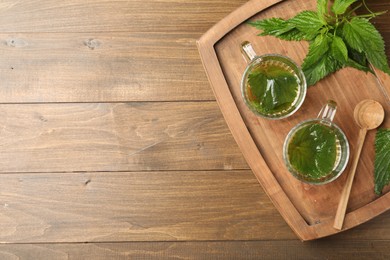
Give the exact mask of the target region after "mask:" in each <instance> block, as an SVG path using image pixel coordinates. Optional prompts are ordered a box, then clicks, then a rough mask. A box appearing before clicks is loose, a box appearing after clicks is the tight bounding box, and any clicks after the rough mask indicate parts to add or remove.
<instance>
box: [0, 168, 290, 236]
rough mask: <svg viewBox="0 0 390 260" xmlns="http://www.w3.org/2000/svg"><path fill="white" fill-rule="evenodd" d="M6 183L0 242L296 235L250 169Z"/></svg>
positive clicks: (31, 177) (35, 177)
mask: <svg viewBox="0 0 390 260" xmlns="http://www.w3.org/2000/svg"><path fill="white" fill-rule="evenodd" d="M0 183H1V191H0V202H1V204H0V206H1V207H0V230H1V232H0V243H10V242H18V243H20V242H22V243H36V242H92V241H172V240H185V241H188V240H236V239H237V240H248V239H274V238H278V239H295V235H294V234H293V233H292V231H291V230H290V228H289V227H288V226H287V224H286V223H285V222H284V221H283V220H282V218H281V216H280V215H279V213H278V212H277V211H276V209H275V208H274V207H273V205H272V203H271V201H270V200H269V199H268V198H267V197H266V196H265V194H264V193H263V191H262V189H261V188H260V186H259V185H258V183H257V181H256V179H255V177H254V176H253V174H252V173H251V172H250V171H249V170H245V171H214V172H204V171H189V172H181V171H175V172H112V173H106V172H100V173H97V172H84V173H39V174H38V173H34V174H27V173H23V174H0ZM276 230H277V232H276Z"/></svg>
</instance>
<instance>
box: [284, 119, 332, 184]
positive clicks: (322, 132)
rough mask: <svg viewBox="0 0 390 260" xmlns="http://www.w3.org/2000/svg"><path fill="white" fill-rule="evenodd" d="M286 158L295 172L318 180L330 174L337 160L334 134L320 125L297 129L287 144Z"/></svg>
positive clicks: (315, 124)
mask: <svg viewBox="0 0 390 260" xmlns="http://www.w3.org/2000/svg"><path fill="white" fill-rule="evenodd" d="M288 156H289V161H290V163H291V165H292V166H293V167H294V168H295V169H296V171H298V172H300V173H301V174H304V175H306V176H307V177H310V178H311V179H320V178H322V177H325V176H326V175H328V174H329V173H331V172H332V170H333V168H334V165H335V162H336V159H337V137H336V134H335V132H334V131H333V130H332V129H331V128H329V127H328V126H326V125H323V124H321V123H314V124H309V125H306V126H304V127H302V128H301V129H299V130H298V131H297V132H296V133H295V134H294V136H293V137H292V139H291V141H290V143H289V144H288Z"/></svg>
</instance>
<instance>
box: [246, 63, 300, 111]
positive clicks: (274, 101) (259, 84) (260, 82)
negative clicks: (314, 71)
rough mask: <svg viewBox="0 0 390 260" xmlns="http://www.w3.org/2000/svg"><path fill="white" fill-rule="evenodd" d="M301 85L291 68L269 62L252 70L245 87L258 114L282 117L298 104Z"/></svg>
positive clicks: (260, 64)
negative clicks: (281, 115)
mask: <svg viewBox="0 0 390 260" xmlns="http://www.w3.org/2000/svg"><path fill="white" fill-rule="evenodd" d="M300 84H301V82H300V80H299V77H298V76H297V75H296V73H295V72H294V71H293V70H292V69H291V68H290V67H289V66H287V65H285V64H284V63H282V62H279V61H274V60H269V61H265V62H262V63H259V64H257V65H255V66H254V67H253V68H252V70H251V72H250V73H249V75H248V79H247V82H246V86H245V87H246V92H247V97H248V100H249V103H250V105H251V106H252V107H253V108H254V109H255V110H256V111H257V112H259V113H260V114H264V115H280V114H284V113H286V112H288V111H289V110H290V109H291V108H292V107H294V106H295V104H296V103H297V101H298V97H299V89H300V87H299V86H300Z"/></svg>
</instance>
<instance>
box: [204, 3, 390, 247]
mask: <svg viewBox="0 0 390 260" xmlns="http://www.w3.org/2000/svg"><path fill="white" fill-rule="evenodd" d="M283 1H288V0H263V1H258V0H250V1H248V2H247V3H245V4H244V5H242V6H241V7H239V8H238V9H236V10H235V11H233V12H232V13H230V14H229V15H228V16H226V17H225V18H223V19H222V20H221V21H220V22H218V23H217V24H215V25H214V26H213V27H212V28H211V29H209V30H208V31H207V32H206V33H205V34H204V35H202V37H201V38H200V39H199V40H198V41H197V46H198V50H199V54H200V57H201V60H202V64H203V67H204V69H205V71H206V75H207V77H208V79H209V82H210V84H211V87H212V90H213V92H214V95H215V97H216V100H217V103H218V105H219V107H220V109H221V112H222V114H223V116H224V118H225V121H226V123H227V125H228V127H229V129H230V131H231V132H232V135H233V137H234V138H235V140H236V142H237V144H238V145H239V147H240V150H241V152H242V153H243V155H244V157H245V159H246V161H247V163H248V165H249V166H250V168H251V169H252V172H253V173H254V175H255V176H256V178H257V180H258V181H259V183H260V185H261V186H262V188H263V189H264V191H265V192H266V194H267V195H268V197H269V198H270V199H271V201H272V202H273V204H274V206H275V207H276V208H277V210H278V211H279V213H280V214H281V215H282V217H283V218H284V220H285V221H286V222H287V224H288V225H289V226H290V227H291V228H292V230H293V231H294V232H295V233H296V235H297V236H298V237H299V238H300V239H301V240H302V241H307V240H313V239H318V238H321V237H325V236H329V235H333V234H336V233H339V232H342V231H345V230H347V229H350V228H353V227H355V226H358V225H360V224H362V223H365V222H367V221H368V220H370V219H372V218H374V217H376V216H378V215H380V214H382V213H384V212H385V211H387V210H389V209H390V192H388V193H386V194H385V195H383V196H381V197H378V198H377V199H375V200H374V201H372V202H371V203H368V204H366V205H364V206H362V207H360V208H358V209H356V210H354V211H352V212H349V213H348V214H346V216H345V221H344V227H343V229H342V230H341V231H340V230H337V229H335V228H333V218H332V219H327V220H325V221H323V222H321V223H318V224H315V225H309V224H308V223H307V222H306V221H305V219H304V218H303V217H302V215H301V214H300V213H299V212H298V210H297V209H296V208H295V206H294V205H293V203H292V202H291V200H290V199H289V197H288V196H287V194H285V193H284V191H283V189H282V187H281V186H280V184H279V183H278V181H277V180H276V178H275V177H274V175H273V173H272V172H271V170H270V169H269V167H268V165H267V163H266V161H265V160H264V158H263V156H262V155H261V153H260V152H259V150H258V148H257V146H256V144H255V142H254V140H253V138H252V136H251V134H250V133H249V130H248V129H247V127H246V125H245V123H244V120H243V118H242V116H241V114H240V111H239V109H238V108H237V106H236V103H235V101H234V98H233V96H232V94H231V92H230V90H229V86H228V84H227V82H226V79H225V76H224V74H223V71H222V68H221V66H220V64H219V61H218V57H217V54H216V51H215V49H214V45H215V44H216V43H217V42H218V41H220V40H221V39H222V38H223V37H224V36H225V35H226V34H228V33H229V32H230V31H232V30H233V29H234V28H236V27H237V26H239V25H240V24H242V23H243V22H244V21H246V20H248V19H249V18H251V17H252V16H254V15H256V14H257V13H260V12H262V11H263V10H265V9H267V8H269V7H272V6H273V5H276V4H278V3H280V2H283ZM206 57H207V58H206ZM210 57H211V58H210ZM206 60H207V62H205V61H206ZM381 75H382V76H383V75H384V74H381ZM379 81H381V80H379ZM222 100H223V102H222ZM232 118H234V120H232ZM242 143H245V149H244V147H241V146H242V145H241V144H242ZM260 173H261V174H260ZM367 211H369V212H370V213H371V214H370V215H369V217H367V214H366V212H367Z"/></svg>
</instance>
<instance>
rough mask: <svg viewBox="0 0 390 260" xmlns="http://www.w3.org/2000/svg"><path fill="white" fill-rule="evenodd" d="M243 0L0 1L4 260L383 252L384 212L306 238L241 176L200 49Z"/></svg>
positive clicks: (0, 233) (0, 253) (250, 178)
mask: <svg viewBox="0 0 390 260" xmlns="http://www.w3.org/2000/svg"><path fill="white" fill-rule="evenodd" d="M259 1H261V0H259ZM311 1H312V0H311ZM313 1H314V0H313ZM246 2H247V0H235V1H228V0H207V1H206V0H199V1H188V0H142V1H138V0H131V1H125V0H118V1H106V0H88V1H81V0H69V1H54V0H23V1H18V0H2V1H1V2H0V43H1V44H0V55H1V59H0V78H1V82H0V103H1V104H0V111H1V120H0V259H18V258H20V259H128V258H140V259H142V258H155V259H178V258H179V259H207V258H209V259H259V258H261V259H275V258H276V259H283V258H285V259H286V258H296V259H297V258H319V257H320V258H328V259H335V258H349V257H355V258H359V257H361V258H383V259H386V258H389V250H388V248H389V245H390V221H389V219H390V218H389V217H390V213H389V212H387V213H385V214H382V215H380V216H379V217H377V218H375V219H374V220H372V221H369V222H367V223H365V224H363V225H361V226H359V227H357V228H354V229H352V230H349V231H347V232H344V233H342V234H338V235H335V236H332V237H330V238H327V239H321V240H319V241H315V242H310V243H301V242H300V241H299V240H298V238H297V237H296V236H295V234H294V233H293V232H292V230H291V229H290V228H289V226H288V225H287V224H286V223H285V221H284V220H283V218H282V217H281V216H280V215H279V213H278V212H277V210H276V209H275V207H274V206H273V204H272V203H271V201H270V200H269V198H268V197H267V195H266V194H265V193H264V191H263V190H262V189H261V187H260V186H259V184H258V182H257V180H256V178H255V176H254V175H253V174H252V172H251V171H250V170H249V167H248V165H247V163H246V162H245V160H244V158H243V156H242V155H241V152H240V150H239V149H238V146H237V145H236V143H235V141H234V140H233V137H232V135H231V134H230V132H229V129H228V127H227V126H226V123H225V121H224V120H223V117H222V115H221V112H220V111H219V108H218V105H217V104H216V102H215V98H214V95H213V93H212V91H211V88H210V85H209V83H208V80H207V77H206V74H205V72H204V70H203V67H202V64H201V61H200V58H199V55H198V52H197V48H196V44H195V42H196V40H197V39H198V38H199V37H200V36H201V35H203V34H204V33H205V32H206V31H207V30H208V29H209V28H211V27H212V26H213V25H214V24H215V23H217V22H218V21H220V20H221V19H222V18H224V17H226V16H227V15H228V14H229V13H231V12H232V11H234V10H235V9H237V8H238V7H239V6H241V5H242V4H244V3H246ZM368 4H369V6H370V7H371V8H372V10H383V9H389V10H390V4H389V3H387V1H381V0H372V1H368ZM362 12H363V11H362ZM374 21H375V25H376V26H377V28H378V29H379V30H380V32H381V33H382V35H383V36H384V39H385V41H386V43H387V44H388V45H389V44H390V29H389V28H390V27H389V24H390V14H389V13H387V14H385V15H383V16H381V17H378V18H376V19H375V20H374ZM387 55H388V57H390V50H389V48H387ZM387 85H388V83H387V84H386V86H387Z"/></svg>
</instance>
